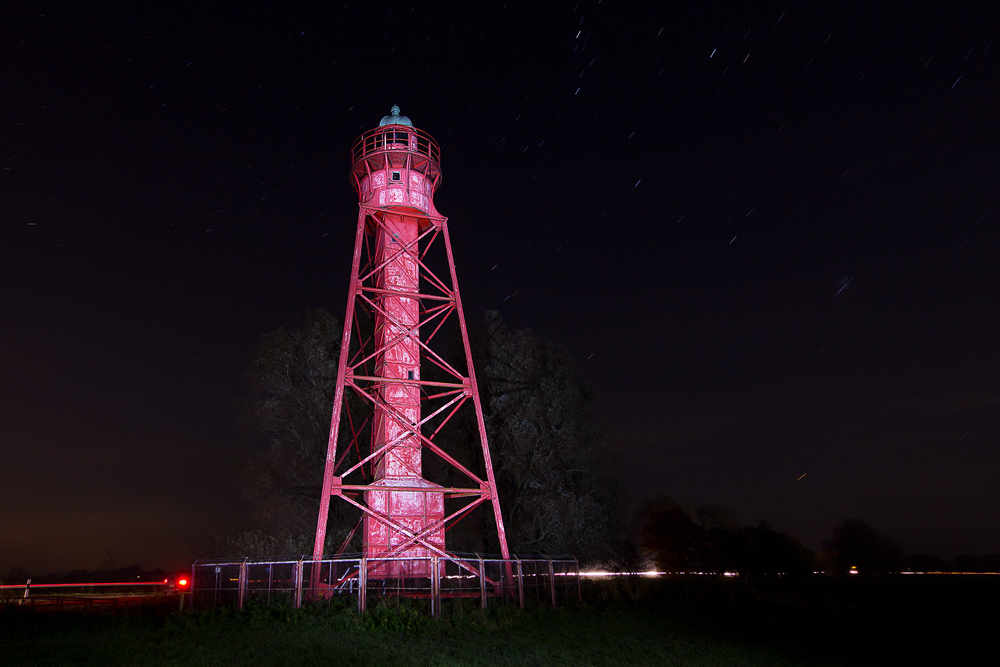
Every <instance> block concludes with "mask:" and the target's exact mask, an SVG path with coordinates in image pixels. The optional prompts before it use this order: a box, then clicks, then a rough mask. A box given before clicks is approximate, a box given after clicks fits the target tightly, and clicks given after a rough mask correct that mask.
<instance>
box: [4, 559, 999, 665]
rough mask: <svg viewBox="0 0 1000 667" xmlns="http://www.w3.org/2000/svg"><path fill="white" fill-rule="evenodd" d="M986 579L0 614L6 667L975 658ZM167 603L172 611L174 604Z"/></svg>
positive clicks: (989, 631) (990, 620)
mask: <svg viewBox="0 0 1000 667" xmlns="http://www.w3.org/2000/svg"><path fill="white" fill-rule="evenodd" d="M998 589H1000V581H997V580H995V578H989V577H932V576H928V577H905V576H897V577H885V578H875V579H864V578H855V579H842V580H834V579H828V578H825V577H815V578H812V579H809V580H800V581H797V582H783V581H770V582H760V583H757V584H755V585H753V586H750V585H748V584H746V583H745V582H742V581H739V580H736V579H735V578H726V579H717V578H705V577H688V578H673V579H662V580H654V581H648V580H646V581H644V580H638V579H629V578H621V579H617V580H612V581H604V582H590V583H588V585H587V586H586V588H585V591H584V595H585V603H584V604H580V605H573V606H569V607H563V608H556V609H552V608H546V607H542V608H537V609H529V610H525V611H521V610H519V609H516V608H511V607H503V606H497V607H495V608H492V609H489V610H487V611H485V612H483V611H481V610H479V609H477V608H475V607H474V606H471V607H470V605H468V604H466V605H464V606H460V605H454V606H450V607H447V608H446V610H445V612H446V613H445V618H444V619H443V620H441V621H433V620H431V619H430V618H428V617H427V616H426V614H424V613H423V611H421V609H419V608H418V605H417V604H416V603H411V602H408V601H405V600H404V601H402V602H399V603H397V602H393V601H390V602H388V603H385V602H382V603H377V604H375V605H373V608H372V609H371V610H370V611H369V613H367V614H365V615H363V616H361V615H358V614H357V613H356V612H355V611H353V609H351V608H349V607H347V606H346V605H343V604H337V603H334V604H332V605H328V606H323V607H314V608H306V609H302V610H292V609H288V608H285V607H270V608H264V607H255V608H249V609H245V610H242V611H239V612H237V611H235V610H232V609H222V610H216V611H197V612H194V613H185V614H178V613H176V611H171V610H168V609H167V608H166V607H150V608H146V609H143V610H136V609H130V610H124V611H121V612H119V613H116V614H111V613H81V612H69V613H65V612H64V613H60V614H56V613H44V612H38V611H35V612H28V611H26V610H23V609H17V608H10V607H8V608H5V609H2V610H0V655H2V656H3V658H4V664H6V665H63V664H83V665H87V664H94V665H96V664H100V665H217V664H225V665H286V664H288V665H290V664H295V665H313V664H316V665H320V664H322V665H331V664H333V665H379V666H380V667H388V666H390V665H411V664H412V665H416V664H419V665H514V664H517V665H543V664H544V665H887V664H908V665H909V664H969V663H971V662H973V661H974V660H973V656H976V655H980V654H983V653H982V652H983V651H984V650H986V649H988V648H989V647H988V646H986V642H987V641H989V639H990V638H991V637H995V636H997V633H998V631H1000V611H998V610H997V609H996V607H995V605H992V600H994V599H995V598H996V594H997V593H998V592H1000V590H998ZM171 609H174V610H175V609H176V607H173V606H171Z"/></svg>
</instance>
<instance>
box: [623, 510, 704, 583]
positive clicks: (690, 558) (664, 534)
mask: <svg viewBox="0 0 1000 667" xmlns="http://www.w3.org/2000/svg"><path fill="white" fill-rule="evenodd" d="M640 515H641V516H642V519H641V528H640V530H639V545H640V546H641V547H642V548H643V549H644V550H646V551H647V552H648V553H650V554H651V555H652V558H653V562H655V563H656V569H658V570H660V571H661V572H703V571H706V570H709V569H710V568H711V567H712V565H713V560H714V557H715V552H716V545H715V544H713V539H712V535H711V534H710V531H709V529H707V528H705V527H704V526H700V525H698V524H697V523H695V521H694V520H693V519H692V518H691V516H690V514H689V513H688V511H687V510H685V509H684V508H683V507H681V506H680V505H679V504H678V503H677V502H676V501H675V500H674V499H673V498H671V497H669V496H664V495H661V496H657V497H656V498H654V499H653V500H649V501H646V503H645V504H644V506H643V508H642V509H641V510H640Z"/></svg>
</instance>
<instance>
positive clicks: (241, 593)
mask: <svg viewBox="0 0 1000 667" xmlns="http://www.w3.org/2000/svg"><path fill="white" fill-rule="evenodd" d="M236 588H237V590H236V608H237V609H243V602H244V598H245V597H246V594H247V562H246V560H245V559H244V561H243V562H242V563H240V576H239V578H238V579H237V580H236Z"/></svg>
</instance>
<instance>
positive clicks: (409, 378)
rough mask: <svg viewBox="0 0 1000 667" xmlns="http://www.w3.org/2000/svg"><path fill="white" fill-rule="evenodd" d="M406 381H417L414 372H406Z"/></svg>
mask: <svg viewBox="0 0 1000 667" xmlns="http://www.w3.org/2000/svg"><path fill="white" fill-rule="evenodd" d="M406 379H407V380H415V379H416V378H415V377H413V371H406Z"/></svg>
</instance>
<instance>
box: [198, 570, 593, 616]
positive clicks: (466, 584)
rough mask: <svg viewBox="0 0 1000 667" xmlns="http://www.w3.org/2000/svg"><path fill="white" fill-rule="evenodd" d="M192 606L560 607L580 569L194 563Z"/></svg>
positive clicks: (571, 595)
mask: <svg viewBox="0 0 1000 667" xmlns="http://www.w3.org/2000/svg"><path fill="white" fill-rule="evenodd" d="M192 578H193V583H192V589H191V604H192V606H194V607H196V608H198V607H200V608H206V607H216V606H220V605H235V606H236V607H240V608H242V607H243V606H244V605H245V604H246V603H247V602H249V601H251V600H252V601H256V602H260V603H265V604H268V603H272V602H284V603H286V604H289V605H291V606H293V607H295V608H299V607H301V606H302V604H303V603H304V602H309V601H325V600H331V599H333V598H334V597H341V598H347V599H350V600H351V601H352V602H355V601H356V603H357V606H358V610H359V611H362V612H363V611H364V610H365V608H366V606H367V603H368V600H369V599H370V598H372V597H407V598H415V599H423V600H427V601H428V602H429V603H430V613H431V614H432V615H433V616H435V617H437V616H440V614H441V602H442V600H448V599H462V600H464V599H467V600H469V601H476V602H478V603H479V605H480V606H482V607H483V608H486V606H487V601H488V600H494V601H502V602H509V603H516V604H519V605H520V606H522V607H524V606H525V605H526V604H529V605H533V604H552V605H558V604H560V603H562V602H565V601H567V600H570V599H576V600H578V599H579V598H580V566H579V563H577V561H576V560H573V559H558V558H540V557H534V558H512V559H510V560H503V559H501V558H486V557H484V558H480V557H478V556H472V557H467V556H454V557H449V558H444V557H440V558H439V557H435V558H365V557H350V558H348V557H338V558H333V559H329V560H322V561H313V560H305V559H299V560H274V561H260V560H250V559H243V560H235V559H231V560H211V561H207V560H199V561H197V562H196V563H195V564H194V566H193V567H192Z"/></svg>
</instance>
